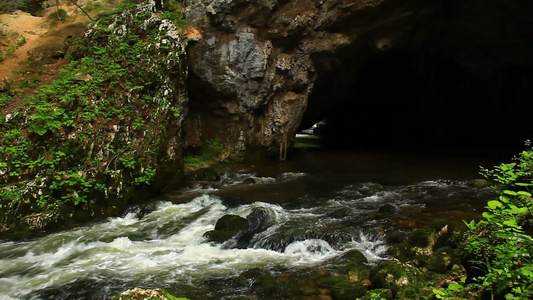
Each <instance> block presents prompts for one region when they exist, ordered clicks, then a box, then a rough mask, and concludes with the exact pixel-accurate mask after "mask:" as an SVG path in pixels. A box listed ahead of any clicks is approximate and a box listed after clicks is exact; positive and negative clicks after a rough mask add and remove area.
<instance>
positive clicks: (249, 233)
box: [235, 207, 274, 249]
mask: <svg viewBox="0 0 533 300" xmlns="http://www.w3.org/2000/svg"><path fill="white" fill-rule="evenodd" d="M246 220H247V221H248V224H247V226H246V229H245V230H243V231H242V232H240V233H239V235H238V236H237V238H236V240H237V243H236V245H235V247H236V248H241V249H244V248H247V247H248V246H250V242H251V241H252V239H253V237H254V235H256V234H258V233H260V232H263V231H265V230H266V229H267V228H268V227H270V226H272V225H273V224H274V222H273V221H274V220H273V219H272V217H271V216H270V214H269V213H268V210H267V209H266V208H263V207H256V208H254V209H252V212H250V214H249V215H248V216H247V217H246Z"/></svg>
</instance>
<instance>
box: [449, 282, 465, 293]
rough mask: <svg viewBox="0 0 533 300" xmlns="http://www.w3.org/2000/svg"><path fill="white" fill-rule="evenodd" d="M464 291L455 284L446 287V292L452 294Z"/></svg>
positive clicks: (460, 286)
mask: <svg viewBox="0 0 533 300" xmlns="http://www.w3.org/2000/svg"><path fill="white" fill-rule="evenodd" d="M464 289H465V288H464V287H463V286H462V285H460V284H457V283H452V284H450V285H448V290H449V291H452V292H460V291H462V290H464Z"/></svg>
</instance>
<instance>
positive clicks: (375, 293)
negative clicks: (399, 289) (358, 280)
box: [361, 289, 394, 300]
mask: <svg viewBox="0 0 533 300" xmlns="http://www.w3.org/2000/svg"><path fill="white" fill-rule="evenodd" d="M375 299H380V300H383V299H385V300H392V299H394V295H393V294H392V291H391V290H389V289H374V290H370V291H368V292H366V294H365V296H364V297H363V298H361V300H375Z"/></svg>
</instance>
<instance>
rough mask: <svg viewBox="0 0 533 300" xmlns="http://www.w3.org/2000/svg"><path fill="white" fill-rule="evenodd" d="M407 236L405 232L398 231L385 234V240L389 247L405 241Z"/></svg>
mask: <svg viewBox="0 0 533 300" xmlns="http://www.w3.org/2000/svg"><path fill="white" fill-rule="evenodd" d="M408 236H409V234H408V233H407V232H404V231H400V230H398V231H394V232H391V233H389V234H387V236H386V239H387V243H388V244H389V245H394V244H398V243H401V242H403V241H405V240H406V239H407V237H408Z"/></svg>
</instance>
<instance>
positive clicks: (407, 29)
mask: <svg viewBox="0 0 533 300" xmlns="http://www.w3.org/2000/svg"><path fill="white" fill-rule="evenodd" d="M186 2H187V3H186V4H187V10H186V17H187V19H188V21H189V22H190V24H192V25H194V26H196V27H197V28H198V29H199V30H200V32H201V33H202V38H201V39H199V40H198V41H197V42H195V43H191V44H189V47H188V65H189V71H190V76H189V82H188V86H189V92H190V93H189V95H190V110H189V115H188V118H187V120H186V127H185V139H186V143H187V146H188V147H200V146H201V145H202V143H205V141H208V140H212V139H219V140H220V142H221V144H222V145H223V146H224V147H226V148H227V149H229V150H230V151H228V155H229V157H230V158H234V159H240V158H242V157H243V155H244V153H245V150H246V149H248V148H254V147H268V146H274V147H276V146H277V145H278V144H279V143H280V142H281V141H282V139H283V135H284V134H285V135H288V136H289V137H292V136H293V135H294V133H295V132H296V131H297V130H298V128H299V127H300V126H302V127H305V126H310V125H311V124H312V123H313V122H317V121H320V120H321V119H323V118H324V117H328V116H329V119H330V121H331V120H336V121H338V124H335V122H333V124H334V125H338V126H337V127H335V126H333V127H332V128H333V130H342V129H343V128H344V129H345V130H346V129H347V131H351V132H362V131H363V130H366V129H368V128H370V129H375V128H382V129H379V130H374V131H372V132H370V133H369V134H367V137H370V140H372V139H375V136H377V135H380V134H383V133H388V134H386V135H385V136H384V138H392V137H395V136H398V134H404V135H420V136H422V135H429V134H432V131H431V130H425V131H424V130H422V131H421V132H417V131H416V130H415V129H416V128H417V126H418V127H420V128H422V129H423V128H428V127H431V126H433V125H435V124H440V123H442V122H447V124H451V123H453V119H455V118H457V117H458V116H457V115H456V112H459V113H458V114H459V117H461V118H462V119H468V117H469V116H471V115H472V113H473V112H474V113H475V115H476V116H475V118H474V119H473V120H471V121H467V122H466V123H464V124H460V125H458V126H456V127H457V128H456V129H460V130H462V129H464V126H467V127H469V128H468V129H466V130H467V131H468V130H470V131H472V130H473V129H472V128H471V126H478V125H477V124H478V122H479V121H482V120H483V119H484V117H488V118H492V117H495V115H497V113H498V112H500V111H501V109H499V108H498V107H500V108H501V107H508V108H509V106H508V105H507V104H506V103H504V102H505V101H506V100H505V99H506V98H507V96H508V93H507V92H506V91H507V90H510V89H511V90H513V91H515V92H514V93H520V95H519V96H518V97H515V98H514V99H516V101H515V102H516V103H520V104H518V105H517V106H512V108H509V109H508V110H514V109H516V108H520V107H522V108H524V107H527V108H530V107H531V105H530V104H528V103H526V102H525V101H526V100H525V99H527V98H528V97H529V96H531V95H532V92H531V89H530V88H528V87H527V85H528V84H527V83H528V82H531V76H530V75H533V73H532V72H531V66H532V65H533V64H532V60H531V57H530V56H529V55H528V53H533V52H532V50H533V46H532V43H531V42H530V41H531V40H532V39H531V37H532V32H533V29H532V28H533V25H532V21H531V18H529V17H528V16H530V15H531V12H532V5H531V4H530V2H529V1H524V0H515V1H506V2H505V3H503V2H494V3H487V2H486V1H458V0H441V1H410V0H396V1H392V0H356V1H353V0H352V1H324V0H315V1H310V0H295V1H281V0H280V1H274V0H262V1H245V0H234V1H232V0H188V1H186ZM511 73H512V74H515V75H512V74H511ZM518 73H519V74H518ZM502 74H503V75H502ZM508 74H510V75H509V76H511V77H509V76H507V75H508ZM509 78H514V79H509ZM380 81H381V83H380ZM518 82H523V83H518ZM515 85H519V86H516V87H514V86H515ZM515 88H516V89H515ZM413 91H414V92H413ZM516 91H518V92H516ZM380 94H381V96H379V95H380ZM376 95H378V96H376ZM396 95H400V96H399V97H397V99H396V100H394V101H391V100H390V99H391V98H395V97H394V96H396ZM489 96H490V97H489ZM457 106H459V108H458V109H454V107H457ZM461 106H464V107H467V109H465V110H463V109H462V108H461ZM376 111H378V112H381V111H382V112H384V113H383V114H384V115H383V116H382V118H380V120H379V121H376V120H374V119H372V120H371V122H366V121H368V120H370V118H369V117H368V115H369V114H373V113H375V112H376ZM428 113H430V114H428ZM432 115H433V116H432ZM354 118H358V119H359V120H360V122H353V121H350V119H354ZM405 120H407V121H405ZM435 120H438V121H439V122H437V121H435ZM450 120H451V121H450ZM426 121H429V123H428V124H427V125H426V124H424V122H426ZM441 121H442V122H441ZM302 122H303V123H302ZM373 122H374V123H375V124H373ZM404 123H405V124H404ZM365 124H366V125H365ZM368 124H370V125H368ZM398 124H399V125H398ZM382 125H383V126H382ZM365 126H367V127H368V128H365ZM519 126H521V125H519ZM413 130H414V131H413ZM439 130H441V131H442V132H446V131H447V129H446V128H441V129H439ZM453 131H454V130H449V132H453ZM473 135H475V133H474V134H473ZM522 136H523V134H522V135H520V138H521V137H522ZM339 138H341V137H338V136H335V137H334V139H337V140H338V139H339ZM359 138H361V136H360V135H355V136H354V137H353V138H352V137H350V138H348V139H353V140H357V139H359ZM398 140H399V139H398ZM363 142H364V141H363ZM393 142H395V141H394V140H393Z"/></svg>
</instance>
